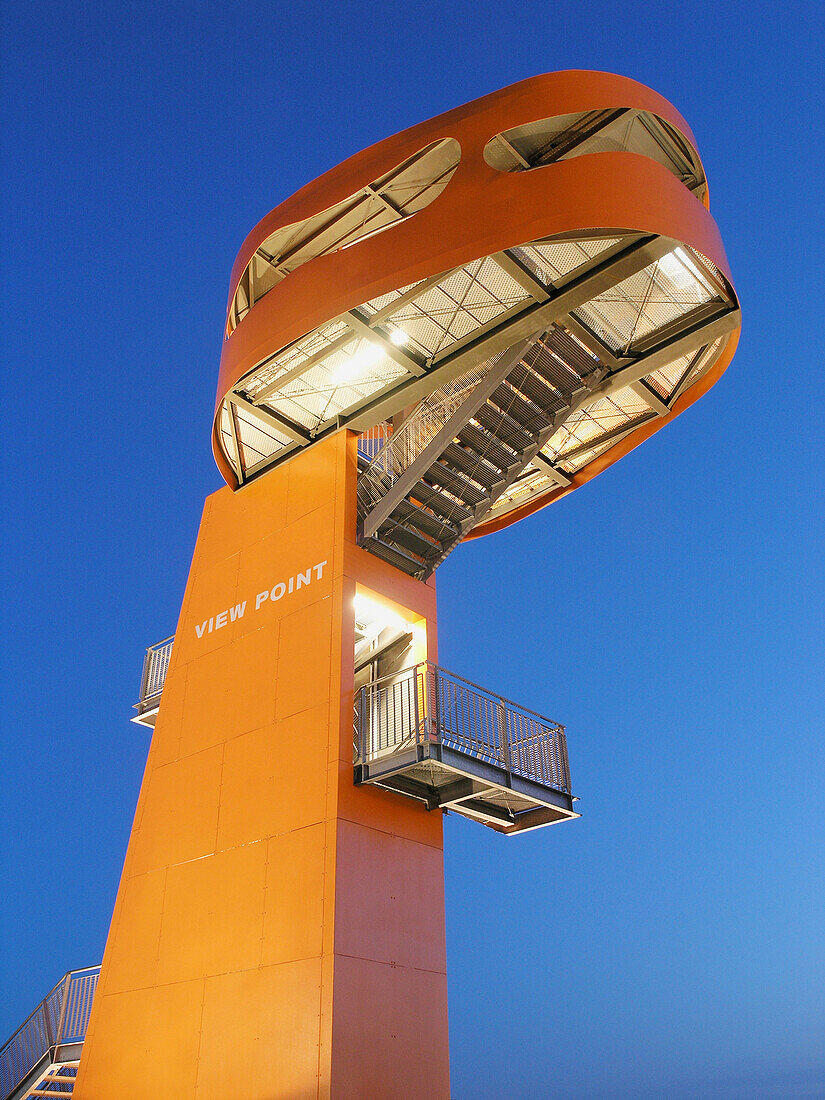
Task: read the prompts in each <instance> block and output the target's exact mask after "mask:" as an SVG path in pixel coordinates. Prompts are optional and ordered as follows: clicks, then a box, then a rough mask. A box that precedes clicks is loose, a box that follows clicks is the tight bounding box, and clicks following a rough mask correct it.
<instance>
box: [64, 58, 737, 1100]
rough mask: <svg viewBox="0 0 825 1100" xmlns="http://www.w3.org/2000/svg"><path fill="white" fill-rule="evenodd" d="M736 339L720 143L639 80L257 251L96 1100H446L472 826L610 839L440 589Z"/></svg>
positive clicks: (546, 735) (684, 392) (397, 163)
mask: <svg viewBox="0 0 825 1100" xmlns="http://www.w3.org/2000/svg"><path fill="white" fill-rule="evenodd" d="M267 140H269V139H267ZM739 324H740V314H739V304H738V301H737V298H736V294H735V291H734V289H733V284H732V281H731V275H730V270H729V265H728V261H727V258H726V256H725V252H724V248H723V247H722V242H721V239H720V236H719V232H718V229H717V227H716V224H715V222H714V220H713V218H712V217H711V215H710V212H709V208H708V188H707V181H706V176H705V170H704V168H703V166H702V162H701V159H700V157H699V154H698V152H697V149H696V143H695V140H694V138H693V135H692V134H691V131H690V128H689V127H688V125H687V123H686V122H685V120H684V119H683V118H682V116H681V115H680V114H679V113H678V112H677V111H676V110H675V109H674V108H673V107H672V105H671V104H669V103H668V102H667V101H666V100H664V99H663V98H662V97H661V96H659V95H657V94H656V93H655V92H653V91H651V90H650V89H649V88H645V87H644V86H643V85H641V84H637V83H636V82H635V81H632V80H628V79H626V78H624V77H618V76H612V75H610V74H608V73H587V72H568V73H552V74H548V75H545V76H540V77H536V78H534V79H531V80H526V81H523V82H521V83H520V84H518V85H515V86H513V87H511V88H505V89H503V90H502V91H500V92H495V93H493V94H492V95H489V96H485V97H484V98H482V99H479V100H477V101H476V102H474V103H470V104H466V105H464V106H463V107H460V108H457V109H456V110H454V111H450V112H448V113H446V114H443V115H441V116H439V117H438V118H435V119H431V120H429V121H428V122H424V123H422V124H420V125H418V126H415V127H413V128H411V129H409V130H406V131H404V132H403V133H400V134H396V135H395V136H393V137H390V138H387V139H386V140H385V141H382V142H379V143H378V144H376V145H373V146H372V147H370V148H368V149H366V150H364V151H362V152H360V153H358V154H356V155H355V156H353V157H351V158H350V159H349V160H347V161H345V162H344V163H342V164H340V165H338V166H337V167H335V168H333V169H331V170H330V171H329V172H327V173H325V174H324V175H323V176H321V177H320V178H319V179H317V180H315V181H313V182H311V183H309V184H307V185H306V186H305V187H303V188H302V189H301V190H300V191H298V192H297V193H296V194H295V195H293V196H291V197H290V198H288V199H286V200H285V201H284V202H282V203H280V205H278V206H276V207H275V209H274V210H272V211H271V213H270V214H268V215H267V216H266V217H265V218H264V219H263V220H262V221H261V222H260V223H259V224H258V225H257V226H256V227H255V228H254V229H253V230H252V232H251V233H250V234H249V236H248V237H247V239H246V241H245V242H244V244H243V245H242V247H241V250H240V252H239V254H238V256H237V259H236V261H235V264H234V266H233V269H232V273H231V276H230V283H229V293H228V300H227V309H226V315H225V326H224V330H223V341H222V349H221V362H220V369H219V375H218V387H217V394H216V400H215V410H214V419H213V423H212V450H213V454H214V456H215V460H216V462H217V465H218V468H219V470H220V472H221V475H222V477H223V479H224V481H225V485H223V486H222V487H221V488H220V489H219V490H218V491H216V492H214V493H212V494H211V495H210V496H209V497H208V498H207V500H206V502H205V505H204V510H203V515H202V519H201V524H200V528H199V532H198V538H197V543H196V547H195V552H194V555H193V559H192V566H191V570H190V573H189V577H188V580H187V584H186V590H185V592H184V594H183V599H182V605H181V611H180V615H179V618H178V620H177V626H176V628H175V633H174V635H173V636H172V637H169V638H166V639H164V640H163V641H162V642H160V643H158V644H157V645H154V646H151V647H150V648H149V649H148V650H147V652H146V658H145V662H144V668H143V674H142V679H141V689H140V698H139V701H138V704H137V706H136V708H135V710H136V714H135V717H134V719H133V720H134V721H135V722H137V723H139V724H141V725H143V726H146V727H149V728H151V730H152V740H151V747H150V750H149V755H148V760H147V764H146V771H145V774H144V779H143V784H142V787H141V791H140V796H139V798H138V803H137V809H136V812H135V818H134V825H133V828H132V833H131V837H130V840H129V845H128V849H127V853H126V859H125V863H124V868H123V875H122V877H121V881H120V886H119V889H118V895H117V900H116V903H115V907H114V914H113V917H112V924H111V927H110V932H109V938H108V941H107V945H106V951H105V954H104V958H103V963H102V967H101V971H100V980H99V984H98V988H97V991H96V993H95V997H94V1004H93V1007H92V1011H91V1017H90V1019H89V1027H88V1036H87V1038H86V1041H85V1046H84V1049H83V1055H82V1058H81V1059H80V1064H79V1069H78V1071H77V1084H76V1085H75V1086H74V1092H75V1095H76V1098H77V1100H99V1098H101V1097H106V1098H108V1097H115V1096H129V1097H130V1098H132V1100H156V1098H157V1097H159V1096H181V1097H194V1098H195V1100H225V1098H226V1097H227V1096H236V1095H237V1096H244V1097H248V1098H249V1100H253V1098H257V1100H266V1098H267V1097H271V1096H273V1095H275V1094H277V1095H278V1096H284V1097H287V1096H288V1097H290V1098H295V1100H298V1098H299V1097H300V1098H302V1100H321V1098H332V1100H371V1098H373V1097H375V1098H381V1100H384V1098H390V1097H392V1098H395V1100H419V1098H421V1097H425V1096H426V1097H433V1098H437V1100H447V1098H448V1097H449V1096H450V1081H449V1048H448V1026H447V1025H448V1021H447V970H446V967H447V963H446V955H447V952H446V931H445V904H444V863H443V845H444V832H443V817H444V813H445V812H448V813H455V814H459V815H462V816H464V817H467V818H470V819H472V820H474V821H477V822H480V823H482V824H484V825H486V826H488V828H489V829H490V830H491V832H497V833H502V834H521V833H524V832H526V831H528V830H532V829H536V828H538V827H543V826H546V825H550V824H555V823H559V822H563V821H570V820H572V819H574V818H577V817H578V816H579V814H578V812H577V810H576V809H575V808H574V805H575V802H576V800H575V799H574V796H573V790H572V786H571V779H570V765H569V762H568V754H567V740H566V734H565V729H564V727H563V726H561V725H559V724H558V723H557V722H554V721H551V720H550V719H547V718H544V717H543V716H542V715H540V714H537V713H535V712H534V711H532V710H528V709H527V708H525V707H523V706H521V705H519V704H517V703H515V702H513V701H512V700H510V699H508V698H507V697H506V696H505V695H503V694H501V693H500V692H499V690H498V688H496V690H494V691H491V690H488V689H487V688H485V687H482V686H480V685H478V684H475V683H472V682H470V681H469V680H466V679H463V678H462V677H461V676H458V675H456V674H454V673H452V672H448V671H447V670H446V669H445V668H444V666H443V664H442V657H443V658H444V663H449V660H448V659H447V655H446V654H445V655H440V654H439V649H438V628H437V618H438V616H437V600H436V577H435V574H436V570H437V568H438V566H439V565H440V564H441V563H442V562H443V561H444V560H445V559H446V557H447V556H448V555H449V554H451V553H452V552H453V551H454V550H455V549H456V547H458V546H459V545H460V544H461V542H462V541H463V540H465V539H469V538H477V537H479V536H481V535H486V534H491V533H493V532H496V531H498V530H500V529H501V528H503V527H506V526H508V525H510V524H513V523H515V522H517V521H520V520H521V519H523V518H525V517H527V516H529V515H530V514H531V513H532V512H534V511H536V510H537V509H538V508H541V507H544V506H545V505H548V504H551V503H554V502H556V501H558V500H560V499H561V498H563V497H564V496H565V495H567V494H568V493H570V492H572V491H573V490H575V489H577V488H580V487H582V486H583V485H585V484H586V483H587V482H588V481H590V480H591V479H592V478H593V477H595V476H597V475H598V474H599V473H601V472H602V471H604V470H605V469H607V468H608V467H609V466H610V465H611V464H612V463H614V462H616V461H617V460H618V459H620V458H622V457H623V456H624V455H626V454H627V453H628V452H629V451H630V450H631V449H633V448H634V447H636V446H637V445H639V444H640V443H642V442H643V441H644V440H645V439H647V438H648V437H649V436H650V435H652V434H653V433H654V432H655V431H657V430H659V429H660V428H661V427H664V426H665V425H667V424H668V423H670V422H671V421H672V420H673V419H674V418H675V417H676V416H678V415H680V414H681V413H682V412H684V411H685V410H686V409H687V408H688V407H689V406H690V405H692V404H693V402H694V401H696V400H697V399H698V398H699V397H701V396H702V395H703V394H704V393H705V392H706V391H707V390H709V389H710V387H711V386H712V385H713V384H714V383H715V382H716V381H717V379H718V378H719V377H720V376H721V374H722V372H723V371H724V370H725V368H726V367H727V365H728V363H729V362H730V360H731V358H732V356H733V353H734V349H735V346H736V341H737V338H738V330H739ZM560 522H561V520H560ZM560 547H562V548H563V547H564V532H563V530H560V531H559V533H558V534H557V535H554V537H553V538H552V539H551V540H548V543H547V547H546V553H547V558H548V561H547V565H546V571H547V572H549V573H552V574H555V573H557V572H558V569H559V564H558V555H559V554H560V552H561V551H560ZM508 576H511V571H510V572H508V571H502V580H501V585H502V589H504V588H506V586H507V583H508V580H507V577H508ZM501 598H503V599H506V593H505V592H504V591H502V593H501ZM488 610H489V608H488ZM474 612H475V613H476V615H477V616H479V615H480V616H483V615H484V609H483V608H482V607H479V608H474ZM476 625H477V623H473V622H470V621H468V622H467V623H466V629H468V630H470V629H473V628H474V627H475V626H476ZM502 644H504V643H502ZM563 835H564V834H563V833H562V836H563ZM488 836H489V839H490V843H493V844H495V843H502V844H505V846H507V845H509V844H510V842H509V841H508V842H504V841H501V842H499V841H498V840H497V838H495V837H493V836H492V835H490V834H488ZM513 843H516V842H513ZM422 1052H426V1056H425V1057H423V1056H422ZM64 1091H65V1090H64ZM499 1091H506V1088H505V1087H504V1085H502V1086H501V1088H500V1089H499ZM48 1094H49V1095H50V1094H51V1092H49V1093H48Z"/></svg>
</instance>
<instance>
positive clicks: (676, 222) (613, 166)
mask: <svg viewBox="0 0 825 1100" xmlns="http://www.w3.org/2000/svg"><path fill="white" fill-rule="evenodd" d="M611 107H630V108H637V109H639V110H647V111H650V112H651V113H653V114H656V115H658V116H659V117H660V118H662V119H664V120H665V121H666V122H668V123H670V124H671V125H672V126H673V127H675V129H676V130H678V131H679V132H680V133H681V134H683V135H684V136H685V138H686V139H687V140H688V141H689V142H690V143H691V144H693V145H694V146H695V139H694V138H693V135H692V133H691V131H690V128H689V127H688V125H687V123H686V122H685V120H684V119H683V118H682V116H681V115H680V114H679V112H678V111H676V110H675V108H674V107H673V106H672V105H671V104H669V103H668V102H667V101H666V100H665V99H663V98H662V97H661V96H660V95H658V94H657V93H655V92H653V91H652V90H651V89H649V88H646V87H645V86H644V85H642V84H639V83H638V82H636V81H634V80H630V79H629V78H627V77H621V76H614V75H612V74H609V73H595V72H584V71H571V72H560V73H549V74H546V75H544V76H537V77H532V78H530V79H528V80H524V81H522V82H520V83H518V84H514V85H512V86H511V87H509V88H504V89H502V90H501V91H498V92H494V93H493V94H491V95H488V96H484V97H483V98H481V99H478V100H475V101H474V102H472V103H468V104H466V105H465V106H463V107H459V108H457V109H456V110H453V111H449V112H447V113H446V114H443V115H440V116H438V117H437V118H434V119H431V120H429V121H428V122H424V123H421V124H420V125H418V126H414V127H412V128H411V129H409V130H405V131H403V132H402V133H400V134H396V135H395V136H393V137H391V138H387V139H386V140H385V141H382V142H380V143H378V144H377V145H374V146H372V147H371V148H369V149H365V150H364V151H363V152H361V153H358V154H356V155H355V156H353V157H351V158H350V159H349V160H347V161H345V162H344V163H343V164H340V165H338V166H337V167H336V168H334V169H332V170H331V171H329V172H327V173H325V174H324V175H323V176H321V177H319V178H318V179H316V180H314V181H313V182H312V183H309V184H307V185H306V186H305V187H303V188H302V189H301V190H300V191H298V192H297V193H296V194H295V195H293V196H292V197H291V198H289V199H287V200H286V201H285V202H283V203H281V204H280V205H279V206H277V207H276V208H275V209H274V210H273V211H272V212H271V213H270V214H268V215H267V216H266V217H265V218H264V219H263V220H262V221H261V222H259V224H258V225H257V226H256V227H255V228H254V229H253V230H252V232H251V233H250V234H249V236H248V237H247V239H246V240H245V242H244V244H243V246H242V248H241V250H240V252H239V254H238V257H237V259H236V261H235V264H234V267H233V269H232V278H231V281H230V291H229V303H231V302H232V300H233V297H234V294H235V291H236V289H237V286H238V282H239V280H240V278H241V276H242V275H243V272H244V270H245V268H246V266H247V264H248V263H249V261H250V259H251V257H252V255H253V254H254V252H255V250H256V249H257V248H258V247H259V246H260V245H261V244H262V242H263V241H265V240H266V239H267V237H268V236H269V235H270V234H271V233H272V232H273V231H274V230H276V229H277V228H279V227H281V226H285V225H289V224H291V223H294V222H296V221H299V220H301V219H303V218H307V217H309V216H311V215H313V214H315V213H317V212H318V211H320V210H323V209H325V208H327V207H330V206H332V205H334V204H335V203H338V202H340V201H342V200H343V199H344V198H346V197H347V196H348V195H351V194H352V193H353V192H354V191H357V190H358V189H359V188H363V187H364V186H365V185H366V184H367V183H368V182H369V181H370V180H373V179H375V178H378V177H380V175H381V174H382V173H383V172H386V171H388V170H389V169H391V168H392V167H393V166H394V165H396V164H398V163H399V162H401V161H402V160H403V159H404V158H405V157H408V156H410V155H412V154H413V153H415V152H416V151H418V150H420V149H421V148H422V147H423V146H425V145H427V144H428V143H429V142H433V141H437V140H439V139H441V138H454V139H456V140H457V141H458V142H459V144H460V146H461V159H460V161H459V164H458V167H457V168H456V170H455V173H454V175H453V176H452V178H451V179H450V181H449V183H448V184H447V186H446V187H445V189H444V190H443V191H442V193H441V194H440V195H439V196H438V197H437V198H436V199H435V200H434V201H433V202H432V203H431V204H430V205H429V206H427V207H426V208H425V209H423V210H421V211H419V212H418V213H417V214H416V215H415V217H414V218H409V219H407V221H406V222H405V223H402V224H399V225H396V226H394V227H393V229H392V231H391V232H389V233H382V234H379V235H377V236H374V237H371V238H368V239H365V240H363V241H360V242H359V243H358V244H357V245H355V246H353V247H349V248H346V249H344V250H340V251H338V252H335V253H332V254H328V255H322V256H318V257H317V258H315V259H313V260H310V261H309V262H308V263H306V264H304V265H303V266H302V267H300V268H299V269H298V270H296V271H293V272H292V273H291V274H290V275H289V277H288V278H286V279H284V280H283V282H281V283H280V284H279V285H277V286H275V287H273V288H272V290H270V291H269V292H268V293H267V294H266V295H265V296H264V297H263V298H261V299H260V300H259V301H258V302H257V303H256V305H255V307H254V309H252V310H251V311H250V312H249V313H248V314H247V316H246V317H244V319H243V320H242V322H241V323H240V324H239V325H238V326H237V328H235V330H234V331H233V332H232V333H231V334H230V335H229V336H228V337H227V338H226V340H225V342H224V347H223V354H222V356H221V365H220V374H219V381H218V390H217V399H216V406H215V409H216V412H215V423H214V425H213V433H212V447H213V453H214V455H215V460H216V462H217V464H218V467H219V469H220V471H221V473H222V475H223V477H224V479H225V480H226V482H227V484H228V485H230V487H232V488H237V485H238V482H237V479H236V476H235V473H234V471H233V470H232V468H231V466H230V465H229V463H228V462H227V460H226V457H225V455H224V454H223V451H222V448H221V446H220V443H219V441H218V430H217V417H218V413H219V409H220V406H221V402H222V401H223V399H224V397H225V396H226V394H227V393H228V392H229V391H230V390H231V389H232V387H233V386H234V385H235V384H236V383H237V382H238V380H239V379H241V378H242V377H243V376H244V375H245V374H246V373H247V372H248V371H250V370H251V369H253V368H254V367H255V366H256V365H257V364H259V363H260V362H261V361H262V360H263V359H265V358H266V357H268V356H269V355H272V354H274V353H275V352H277V351H279V350H280V349H282V348H284V347H286V346H288V345H289V344H290V343H292V342H293V341H295V340H297V339H299V338H300V337H302V336H304V335H305V334H306V333H308V332H311V331H312V330H313V329H315V328H316V327H318V326H320V325H322V324H323V323H325V322H327V321H329V320H331V319H332V318H334V317H336V316H338V315H339V314H342V313H344V312H346V311H347V310H350V309H352V308H354V307H356V306H358V305H359V304H360V303H361V302H364V301H367V300H370V299H372V298H376V297H378V296H380V295H382V294H385V293H387V292H389V291H391V290H393V289H396V288H398V287H401V286H406V285H408V284H410V283H413V282H415V281H417V280H419V279H426V278H428V277H430V276H432V275H435V274H438V273H440V272H443V271H446V270H449V269H451V268H453V267H458V266H460V265H462V264H465V263H468V262H471V261H472V260H474V259H477V258H478V257H481V256H485V255H490V254H493V253H496V252H498V251H501V250H503V249H505V248H512V247H516V246H519V245H521V244H523V243H524V242H526V241H531V240H536V239H540V238H543V237H548V236H553V235H555V234H561V233H570V232H572V231H575V230H589V229H594V228H601V229H615V230H621V231H624V232H640V233H653V234H658V235H661V236H664V237H668V238H671V239H673V240H674V241H677V242H679V243H681V244H686V245H689V246H690V247H691V248H694V249H696V250H697V251H698V252H700V253H701V254H702V255H703V256H705V257H706V258H707V259H709V260H711V261H712V262H713V263H714V264H715V265H716V267H717V268H718V269H719V270H720V271H721V272H722V273H723V275H724V276H725V277H726V278H727V279H728V281H729V282H731V285H732V281H731V275H730V267H729V264H728V260H727V257H726V255H725V250H724V247H723V245H722V241H721V238H720V235H719V231H718V228H717V226H716V223H715V221H714V220H713V218H712V217H711V215H710V213H709V210H708V208H707V205H706V204H705V203H703V202H701V201H700V200H699V199H698V198H696V197H695V196H694V195H693V194H691V192H690V191H689V190H688V189H687V188H686V187H685V186H684V185H683V184H682V183H681V182H680V181H679V180H678V179H677V178H676V177H675V176H673V175H672V174H671V173H670V172H668V171H667V169H665V168H664V167H663V166H662V165H660V164H658V163H656V162H655V161H653V160H651V159H648V158H647V157H644V156H640V155H638V154H635V153H629V152H605V153H595V154H590V155H588V156H583V157H578V158H575V159H572V160H565V161H559V162H556V163H553V164H550V165H547V166H546V167H543V168H541V169H539V170H537V171H531V172H523V173H505V172H501V171H498V170H497V169H494V168H492V167H490V165H489V164H488V163H487V162H486V160H485V159H484V149H485V146H486V144H487V143H488V142H489V141H490V139H491V138H492V137H493V136H494V135H495V134H497V133H500V132H502V131H505V130H507V129H509V128H511V127H514V126H518V125H521V124H524V123H528V122H530V121H534V120H537V119H542V118H545V117H548V116H553V115H562V114H567V113H573V112H578V111H587V110H595V109H602V108H611ZM480 210H482V211H483V216H479V213H478V212H479V211H480ZM736 341H737V333H733V334H731V335H730V336H729V337H728V338H727V346H726V348H725V349H724V350H723V352H722V353H721V355H720V357H719V361H718V362H717V364H716V366H715V367H714V369H713V371H712V372H711V374H712V377H713V379H714V380H715V379H717V378H718V377H719V376H720V375H721V373H722V371H723V370H724V366H720V364H725V365H726V364H727V363H728V362H729V361H730V359H731V358H732V356H733V352H734V350H735V347H736ZM706 389H707V385H705V386H703V387H702V389H701V391H700V390H698V389H697V390H696V392H691V393H690V394H689V395H688V394H685V395H684V397H683V398H682V400H680V401H679V402H678V403H677V407H676V408H674V409H673V411H672V412H671V413H670V414H669V415H668V416H666V417H663V418H661V419H660V420H658V421H656V422H654V423H653V424H651V425H646V426H645V427H643V428H640V429H639V430H638V431H637V432H636V433H634V434H633V435H631V436H630V437H629V439H626V440H624V441H623V442H622V443H620V444H617V445H616V446H615V447H613V448H611V449H610V450H609V451H608V452H606V453H605V454H604V455H603V456H601V459H600V461H599V462H598V464H594V465H593V466H592V468H590V469H588V470H587V471H583V472H582V474H581V475H579V476H577V477H574V478H573V479H572V481H573V484H572V485H571V486H569V487H567V488H565V489H564V490H563V491H561V490H558V489H554V490H551V491H549V492H548V493H547V494H546V495H544V496H543V497H541V498H539V500H532V501H531V502H530V503H529V504H528V505H524V506H522V507H521V508H518V509H515V510H514V511H513V512H512V513H509V514H508V515H506V516H505V517H502V518H501V519H499V520H493V521H489V522H487V523H482V524H480V525H479V527H478V528H476V530H475V531H474V532H471V534H470V536H469V537H477V536H478V535H481V534H484V533H486V532H488V531H493V530H497V529H499V528H500V527H504V526H508V525H509V524H510V523H513V522H516V521H517V520H518V519H519V518H521V517H522V516H524V515H526V514H529V512H531V511H535V510H536V508H537V507H543V506H544V505H545V504H548V503H551V502H552V501H554V500H557V499H560V497H562V496H564V495H566V494H567V493H569V492H570V491H572V489H574V488H576V487H577V486H578V485H580V484H584V483H585V482H586V481H588V480H590V479H592V477H594V476H595V475H596V473H598V472H600V471H601V470H603V469H605V468H607V466H609V465H611V464H612V463H613V462H615V461H617V460H618V459H619V458H620V457H622V456H623V455H624V454H626V453H627V452H628V450H630V449H632V448H633V447H634V446H637V445H638V444H639V443H640V442H642V441H643V440H644V439H646V438H648V437H649V436H650V435H651V434H652V433H653V432H655V431H658V430H659V429H660V428H661V427H663V426H664V425H665V424H667V423H669V422H670V421H671V420H672V419H674V417H675V416H677V415H679V413H680V412H681V411H683V410H684V409H685V408H687V407H689V405H690V404H692V403H693V401H695V400H696V398H697V397H698V396H700V393H701V392H704V391H705V390H706ZM688 397H689V399H687V398H688Z"/></svg>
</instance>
